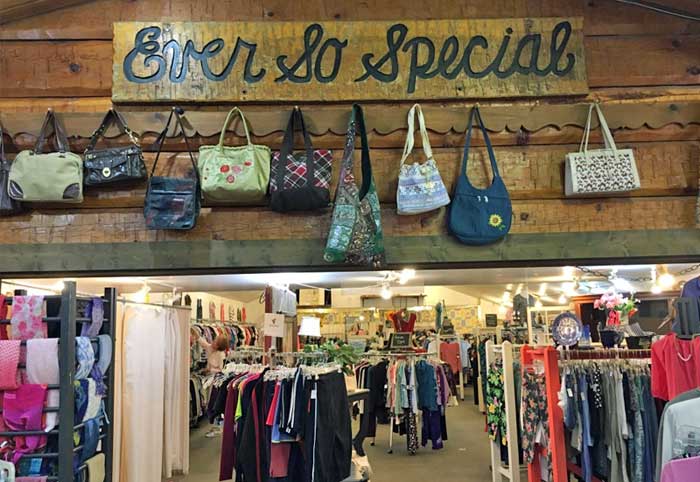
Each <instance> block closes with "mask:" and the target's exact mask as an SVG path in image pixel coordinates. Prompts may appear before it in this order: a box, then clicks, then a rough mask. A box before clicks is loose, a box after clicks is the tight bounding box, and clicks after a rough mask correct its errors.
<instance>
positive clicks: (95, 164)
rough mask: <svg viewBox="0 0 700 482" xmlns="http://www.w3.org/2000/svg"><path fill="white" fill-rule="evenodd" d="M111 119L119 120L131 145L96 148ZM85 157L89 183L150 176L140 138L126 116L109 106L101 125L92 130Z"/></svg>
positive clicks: (118, 124) (121, 129) (119, 124)
mask: <svg viewBox="0 0 700 482" xmlns="http://www.w3.org/2000/svg"><path fill="white" fill-rule="evenodd" d="M112 123H116V124H117V126H118V127H119V130H120V131H123V132H124V133H126V135H127V136H129V139H130V140H131V145H130V146H126V147H109V148H106V149H95V146H96V145H97V141H98V140H99V138H100V137H102V136H104V133H105V132H106V131H107V129H109V127H110V126H111V125H112ZM84 159H85V185H86V186H100V185H103V184H114V183H117V182H129V181H140V180H142V179H145V178H146V176H147V172H146V164H145V163H144V161H143V153H142V152H141V147H140V146H139V141H138V139H137V138H136V136H135V135H134V133H133V132H132V131H131V129H129V127H128V126H127V125H126V122H124V118H123V117H122V116H121V114H120V113H119V112H117V111H116V110H115V109H110V110H109V111H108V112H107V114H106V115H105V117H104V119H103V120H102V124H100V127H98V128H97V130H96V131H95V132H94V133H93V134H92V137H91V138H90V144H89V145H88V147H87V149H85V155H84Z"/></svg>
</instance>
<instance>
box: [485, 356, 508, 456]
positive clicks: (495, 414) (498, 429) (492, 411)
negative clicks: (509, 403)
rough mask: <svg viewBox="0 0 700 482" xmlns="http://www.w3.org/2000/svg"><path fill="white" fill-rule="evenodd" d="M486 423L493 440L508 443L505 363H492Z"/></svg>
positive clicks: (487, 395)
mask: <svg viewBox="0 0 700 482" xmlns="http://www.w3.org/2000/svg"><path fill="white" fill-rule="evenodd" d="M486 425H487V428H488V433H489V437H490V438H491V440H493V441H495V442H497V443H500V444H501V445H506V444H507V443H508V438H507V430H506V428H507V427H506V413H505V400H504V390H503V365H501V364H498V363H493V364H491V367H489V371H488V377H487V381H486Z"/></svg>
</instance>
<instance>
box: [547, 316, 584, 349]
mask: <svg viewBox="0 0 700 482" xmlns="http://www.w3.org/2000/svg"><path fill="white" fill-rule="evenodd" d="M582 334H583V324H582V323H581V320H579V319H578V318H576V316H575V315H574V314H573V313H571V312H569V311H566V312H564V313H562V314H561V315H559V316H557V317H556V318H555V319H554V323H552V338H554V341H555V342H556V343H557V344H558V345H561V346H573V345H575V344H576V343H578V341H579V340H580V339H581V335H582Z"/></svg>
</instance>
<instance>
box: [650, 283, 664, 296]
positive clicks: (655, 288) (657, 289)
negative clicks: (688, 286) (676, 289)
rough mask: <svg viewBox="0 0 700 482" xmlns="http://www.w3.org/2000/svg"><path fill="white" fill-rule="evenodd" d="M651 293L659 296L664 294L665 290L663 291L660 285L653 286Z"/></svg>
mask: <svg viewBox="0 0 700 482" xmlns="http://www.w3.org/2000/svg"><path fill="white" fill-rule="evenodd" d="M651 292H652V293H653V294H655V295H659V294H661V293H662V292H663V289H661V286H659V285H653V286H652V287H651Z"/></svg>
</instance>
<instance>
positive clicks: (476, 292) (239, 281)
mask: <svg viewBox="0 0 700 482" xmlns="http://www.w3.org/2000/svg"><path fill="white" fill-rule="evenodd" d="M689 266H691V265H686V264H676V265H668V270H669V272H671V273H674V274H675V273H678V272H680V271H681V270H683V269H686V268H688V267H689ZM612 268H617V269H618V276H619V277H623V278H625V279H628V280H630V281H631V282H632V284H633V286H634V287H635V289H636V290H637V291H648V290H649V289H650V288H651V283H650V282H649V281H644V280H639V278H645V277H646V278H648V277H649V275H650V271H651V268H652V265H628V266H615V267H612V266H593V267H589V268H588V269H589V270H590V271H595V272H599V273H600V274H605V275H609V274H610V272H611V269H612ZM388 273H389V272H388V271H351V272H325V273H316V272H312V273H267V274H231V275H198V276H165V277H163V276H160V277H151V278H135V277H111V278H79V279H77V282H78V291H80V292H83V293H91V294H96V293H99V292H100V291H101V290H102V289H103V288H104V287H106V286H112V287H116V288H118V289H119V290H120V291H121V292H126V293H129V292H135V291H137V290H139V289H140V288H141V287H142V286H143V283H144V281H148V284H149V286H150V288H151V290H152V291H153V292H168V291H172V290H173V289H174V288H178V289H179V290H182V291H189V292H193V291H203V292H231V291H256V290H262V289H263V288H265V287H266V286H268V285H269V284H288V285H290V287H291V288H303V287H320V288H346V289H351V288H361V287H369V286H375V285H377V284H379V283H381V282H382V281H383V280H384V279H385V278H386V276H387V274H388ZM574 276H575V277H576V278H577V279H578V280H579V281H580V283H581V284H582V285H583V286H584V289H588V290H590V289H591V288H595V287H596V286H598V287H603V289H604V288H605V287H606V286H609V283H608V281H607V280H606V276H600V275H599V274H592V273H586V272H583V271H580V270H575V271H574ZM694 276H696V273H695V272H691V273H688V274H686V275H684V276H683V277H679V281H681V280H685V279H689V278H691V277H694ZM635 280H636V281H635ZM5 281H6V282H12V281H11V280H5ZM60 281H61V280H59V279H23V280H17V281H16V283H18V284H23V285H28V286H30V287H37V288H39V287H41V288H47V289H51V288H55V287H56V285H57V283H58V282H60ZM570 281H571V277H570V276H566V275H565V273H564V270H563V269H562V268H561V267H544V268H489V269H453V270H450V269H442V270H421V271H418V272H417V273H416V277H415V278H414V279H412V280H411V281H409V282H408V283H407V286H462V287H465V288H469V290H470V293H469V294H472V295H473V296H484V297H496V298H499V297H500V295H501V294H502V293H503V291H504V290H505V289H506V288H507V287H508V285H513V287H511V288H510V289H517V286H518V285H520V284H522V289H523V290H524V291H525V290H529V291H530V292H531V293H536V292H537V291H538V290H539V287H540V286H541V284H542V283H547V284H548V285H549V286H550V287H551V289H552V290H553V291H554V292H555V293H556V291H557V290H559V291H561V283H563V282H570ZM557 296H558V295H557Z"/></svg>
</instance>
